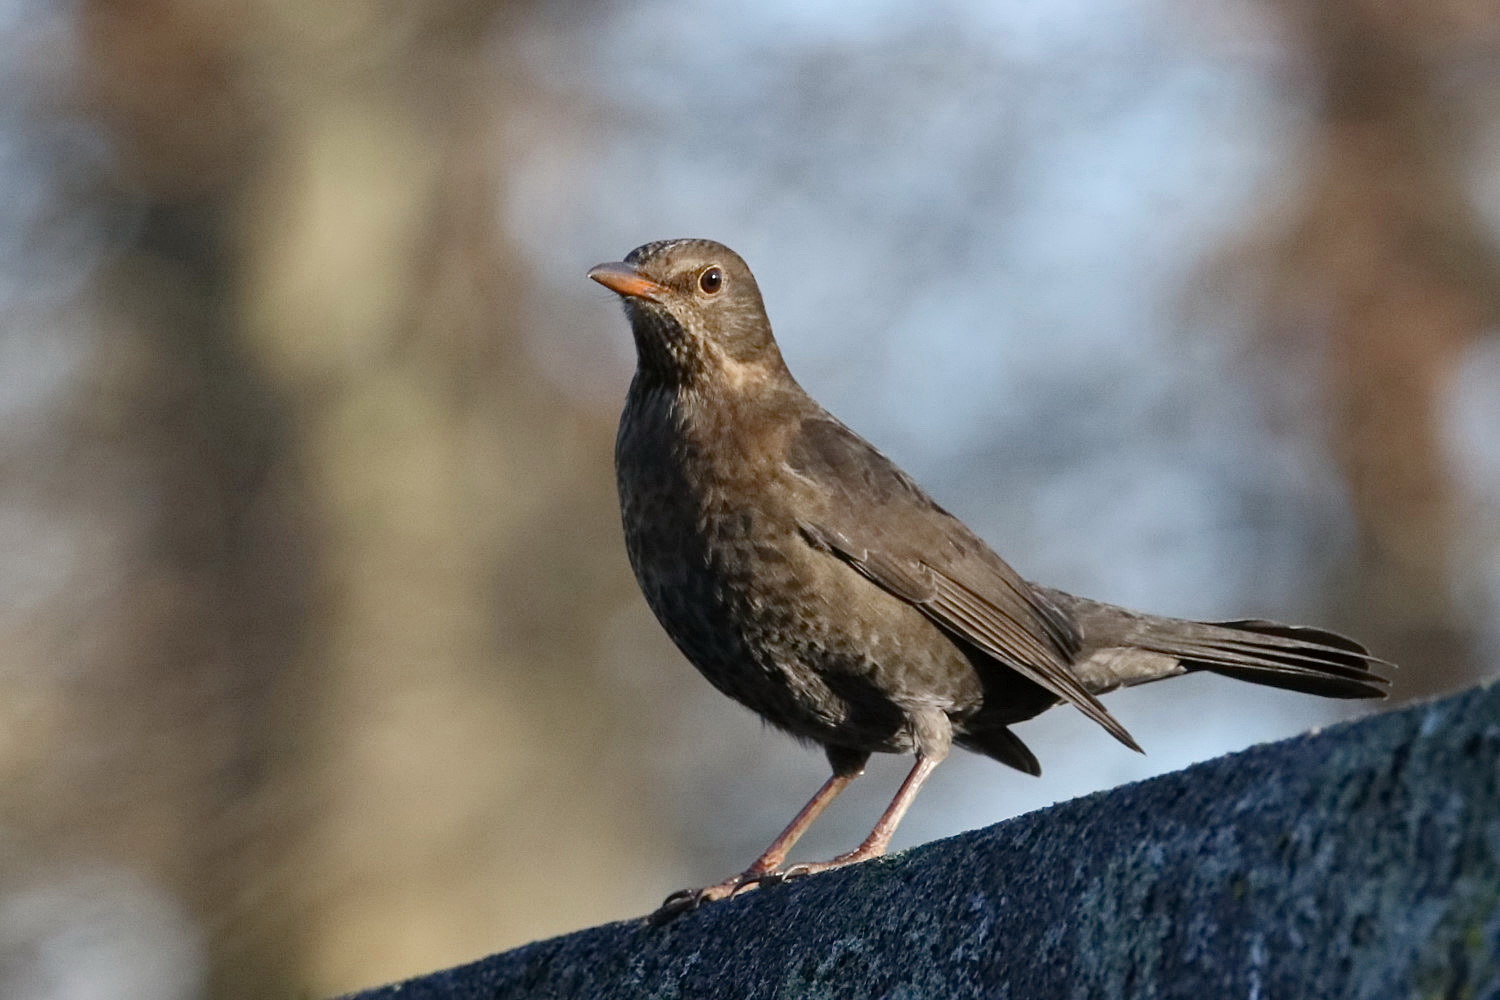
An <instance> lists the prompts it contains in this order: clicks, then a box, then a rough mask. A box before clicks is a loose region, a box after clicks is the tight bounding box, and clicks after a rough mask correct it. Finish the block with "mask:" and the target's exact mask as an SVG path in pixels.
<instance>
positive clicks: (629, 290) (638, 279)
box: [589, 263, 667, 302]
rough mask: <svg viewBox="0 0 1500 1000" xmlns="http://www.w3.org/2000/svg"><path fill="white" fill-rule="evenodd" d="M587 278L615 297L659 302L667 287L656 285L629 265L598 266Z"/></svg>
mask: <svg viewBox="0 0 1500 1000" xmlns="http://www.w3.org/2000/svg"><path fill="white" fill-rule="evenodd" d="M589 277H590V278H593V279H594V280H595V281H597V282H599V284H601V285H603V286H604V287H605V288H608V289H609V290H610V291H612V292H614V293H615V294H616V295H628V296H630V297H632V298H637V299H650V300H651V301H653V302H660V301H661V300H662V297H663V296H665V295H666V294H667V286H665V285H659V284H657V283H656V282H654V281H652V280H651V279H650V278H647V277H645V276H644V275H642V274H641V273H640V272H639V271H637V270H636V269H635V268H633V267H631V266H630V265H629V264H623V263H622V264H600V265H599V266H598V267H596V268H594V269H592V270H591V271H589Z"/></svg>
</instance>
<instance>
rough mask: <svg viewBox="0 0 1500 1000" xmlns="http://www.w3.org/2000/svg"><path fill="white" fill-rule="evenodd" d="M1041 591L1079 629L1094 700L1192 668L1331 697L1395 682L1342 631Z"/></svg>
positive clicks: (1374, 694)
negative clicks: (1155, 611)
mask: <svg viewBox="0 0 1500 1000" xmlns="http://www.w3.org/2000/svg"><path fill="white" fill-rule="evenodd" d="M1037 589H1038V590H1039V591H1040V592H1041V593H1042V594H1043V596H1045V597H1046V598H1047V599H1048V600H1050V601H1051V602H1052V603H1054V604H1056V605H1057V606H1058V607H1060V608H1062V609H1063V610H1065V611H1066V612H1067V613H1068V614H1069V615H1071V616H1072V617H1073V618H1074V620H1075V621H1076V622H1077V623H1078V628H1079V632H1080V633H1081V634H1082V636H1083V644H1084V654H1083V656H1081V657H1080V659H1079V661H1078V662H1077V663H1075V664H1074V670H1075V672H1077V674H1078V675H1079V677H1080V679H1082V680H1083V682H1084V683H1085V685H1087V687H1088V688H1089V690H1090V691H1092V692H1093V693H1095V694H1102V693H1104V692H1106V691H1110V690H1113V689H1114V688H1117V687H1130V686H1133V685H1136V684H1145V683H1149V682H1151V681H1156V680H1161V679H1163V678H1167V677H1173V676H1176V675H1178V674H1181V673H1184V672H1186V671H1189V670H1208V671H1211V672H1213V673H1216V674H1223V675H1224V676H1225V677H1233V678H1235V679H1236V680H1242V681H1250V682H1251V683H1253V684H1265V685H1267V686H1269V687H1278V688H1286V689H1287V690H1290V691H1301V692H1304V693H1306V694H1316V695H1322V696H1323V697H1325V698H1383V697H1385V693H1386V691H1385V689H1386V686H1387V685H1388V684H1389V683H1390V682H1389V681H1388V680H1387V679H1386V678H1385V677H1383V676H1381V675H1380V674H1379V673H1377V672H1376V670H1375V668H1376V667H1380V666H1385V667H1390V666H1394V664H1391V663H1389V662H1388V661H1386V660H1382V659H1380V658H1379V657H1378V656H1372V655H1370V652H1369V650H1367V649H1365V647H1363V646H1361V645H1360V644H1359V643H1357V642H1355V641H1354V640H1353V639H1349V638H1346V637H1344V636H1342V635H1339V634H1338V633H1337V632H1328V631H1326V630H1324V629H1319V628H1307V627H1305V626H1301V625H1282V624H1280V623H1279V622H1270V621H1264V620H1261V619H1257V618H1247V619H1243V620H1240V621H1230V622H1195V621H1185V620H1183V619H1180V618H1160V617H1157V616H1156V615H1144V614H1140V613H1138V612H1135V611H1128V610H1126V609H1125V608H1119V607H1115V606H1114V605H1112V604H1104V603H1102V602H1099V601H1091V600H1089V599H1087V598H1083V597H1074V596H1073V595H1072V594H1067V593H1064V592H1062V591H1060V590H1052V589H1050V588H1042V587H1039V588H1037Z"/></svg>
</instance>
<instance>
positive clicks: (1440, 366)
mask: <svg viewBox="0 0 1500 1000" xmlns="http://www.w3.org/2000/svg"><path fill="white" fill-rule="evenodd" d="M1471 7H1472V5H1469V4H1457V5H1453V4H1443V3H1439V4H1425V3H1419V2H1407V3H1398V4H1389V3H1377V2H1372V0H1339V2H1337V3H1317V2H1311V0H1281V2H1280V4H1279V8H1280V10H1281V12H1282V16H1283V21H1284V24H1285V26H1286V28H1287V29H1288V33H1289V34H1288V37H1289V38H1290V39H1291V40H1292V45H1293V57H1294V59H1296V60H1299V61H1301V66H1300V67H1299V68H1301V69H1303V70H1304V71H1305V72H1306V74H1307V78H1308V79H1310V80H1311V82H1312V83H1313V85H1314V86H1315V88H1316V89H1317V92H1318V93H1319V94H1320V95H1321V96H1320V98H1319V100H1318V101H1317V108H1316V110H1317V112H1318V118H1317V124H1316V129H1317V131H1316V134H1315V135H1314V137H1313V140H1312V146H1311V149H1310V156H1309V166H1308V168H1307V169H1308V171H1309V173H1308V176H1307V181H1306V185H1305V188H1304V190H1303V191H1302V192H1301V194H1300V196H1298V197H1297V199H1296V201H1295V203H1294V205H1293V207H1292V208H1291V210H1290V217H1291V218H1290V222H1289V223H1288V224H1285V225H1283V226H1281V228H1280V231H1279V232H1278V233H1277V234H1276V235H1275V236H1274V237H1272V238H1271V240H1270V241H1269V244H1268V245H1267V246H1266V248H1265V252H1266V253H1268V255H1269V264H1270V269H1271V275H1272V281H1271V283H1270V286H1269V288H1268V293H1267V299H1266V302H1265V308H1266V309H1267V310H1268V312H1267V314H1266V321H1265V326H1264V333H1265V336H1266V337H1267V338H1269V339H1270V340H1271V341H1286V340H1287V339H1289V338H1290V339H1300V338H1302V337H1305V336H1307V335H1308V334H1309V333H1315V334H1316V335H1317V336H1319V337H1321V338H1322V340H1323V345H1322V349H1321V350H1322V354H1323V362H1322V369H1321V372H1322V375H1321V377H1322V380H1323V383H1324V385H1323V390H1324V398H1325V399H1326V401H1327V407H1328V412H1329V413H1331V414H1332V415H1333V419H1332V422H1331V426H1330V427H1329V431H1328V433H1329V434H1330V442H1329V443H1330V447H1331V451H1332V456H1333V460H1334V461H1336V462H1337V463H1338V465H1339V467H1340V469H1341V471H1342V475H1343V479H1344V481H1345V482H1346V483H1347V486H1348V492H1349V498H1350V502H1351V504H1352V508H1353V512H1354V515H1355V518H1356V520H1357V523H1358V528H1359V532H1360V539H1361V545H1360V559H1359V562H1358V564H1357V565H1356V566H1355V567H1354V568H1353V570H1352V572H1351V574H1350V576H1349V578H1348V580H1347V581H1346V583H1347V603H1348V611H1347V614H1348V615H1349V616H1351V617H1353V616H1358V618H1359V620H1360V622H1359V626H1358V628H1359V632H1360V634H1361V636H1362V637H1366V638H1368V640H1369V641H1370V642H1371V644H1372V645H1374V646H1375V647H1376V648H1377V649H1378V650H1379V651H1380V652H1381V654H1382V655H1385V656H1387V657H1389V658H1390V659H1392V660H1395V661H1397V662H1398V663H1400V664H1402V665H1403V666H1404V667H1407V668H1408V669H1406V670H1404V671H1403V672H1402V674H1401V675H1400V676H1399V677H1398V678H1397V679H1396V680H1397V686H1398V691H1399V692H1400V693H1401V694H1402V695H1404V696H1406V697H1411V696H1415V695H1419V694H1422V693H1425V692H1429V691H1433V690H1442V689H1445V688H1450V687H1453V686H1456V685H1458V684H1460V683H1462V682H1464V681H1466V680H1468V679H1470V678H1471V677H1472V676H1473V671H1474V664H1473V662H1472V654H1471V652H1470V651H1469V650H1468V649H1466V648H1465V645H1464V642H1463V641H1462V640H1461V638H1460V636H1461V635H1462V633H1463V632H1464V631H1465V630H1464V628H1463V626H1462V624H1461V623H1460V621H1459V616H1460V612H1459V610H1458V609H1457V608H1456V607H1455V605H1454V601H1453V586H1452V580H1453V572H1454V569H1455V557H1456V555H1457V553H1455V551H1454V540H1455V538H1456V537H1460V536H1461V532H1460V530H1459V526H1458V525H1457V524H1456V523H1455V519H1456V518H1458V517H1459V516H1460V513H1459V512H1460V509H1461V505H1460V503H1459V502H1458V499H1459V498H1458V497H1457V496H1456V490H1457V486H1456V483H1455V480H1454V477H1453V476H1452V474H1451V472H1450V469H1449V468H1448V460H1447V455H1446V449H1445V442H1444V438H1443V433H1442V430H1443V428H1442V415H1443V404H1444V401H1445V398H1446V396H1447V393H1448V391H1449V387H1450V385H1451V383H1452V379H1453V375H1454V371H1455V368H1456V366H1457V365H1458V364H1459V363H1460V362H1461V361H1462V360H1463V358H1464V354H1465V352H1466V350H1467V349H1468V348H1469V346H1470V345H1471V343H1472V342H1473V341H1474V339H1475V338H1476V337H1478V336H1480V335H1481V333H1482V332H1483V331H1484V330H1485V329H1486V327H1488V326H1490V325H1492V324H1493V323H1494V322H1495V321H1496V319H1497V314H1500V310H1497V305H1500V303H1497V300H1496V295H1497V290H1500V256H1497V253H1496V249H1495V247H1494V246H1493V245H1492V243H1491V242H1490V240H1489V238H1488V234H1487V233H1486V231H1485V229H1484V227H1483V225H1482V223H1481V221H1480V219H1479V218H1478V217H1477V216H1476V214H1475V212H1474V210H1473V207H1472V206H1471V204H1470V203H1469V201H1468V198H1467V197H1466V193H1465V187H1464V179H1463V160H1462V156H1463V150H1462V148H1461V147H1460V146H1459V144H1458V141H1457V138H1456V137H1457V136H1458V135H1461V134H1464V132H1463V130H1462V129H1460V128H1458V127H1457V123H1458V122H1459V121H1460V120H1461V119H1462V117H1463V113H1464V112H1463V109H1462V108H1461V107H1460V106H1458V105H1456V104H1455V103H1454V101H1453V100H1452V99H1451V96H1449V97H1445V95H1444V94H1443V92H1442V90H1441V87H1440V84H1439V79H1440V73H1441V70H1442V68H1443V63H1442V61H1441V54H1442V53H1443V52H1444V51H1445V44H1444V43H1445V42H1451V41H1452V40H1453V38H1454V37H1455V35H1456V34H1457V33H1458V32H1460V31H1462V30H1463V28H1462V25H1461V23H1460V19H1459V18H1458V17H1457V15H1458V14H1459V13H1460V12H1461V10H1469V9H1470V8H1471ZM1298 354H1303V355H1305V354H1306V352H1305V351H1296V350H1293V351H1292V352H1291V356H1297V355H1298ZM1278 355H1279V356H1286V355H1285V354H1282V353H1281V352H1278Z"/></svg>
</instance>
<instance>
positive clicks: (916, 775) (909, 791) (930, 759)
mask: <svg viewBox="0 0 1500 1000" xmlns="http://www.w3.org/2000/svg"><path fill="white" fill-rule="evenodd" d="M942 762H943V757H942V756H928V755H926V754H921V753H919V754H917V762H916V763H915V764H913V765H912V769H911V771H909V772H908V773H907V775H906V780H905V781H903V782H901V787H900V788H898V789H897V790H896V796H895V798H893V799H891V804H890V805H888V806H886V807H885V812H883V813H881V814H880V819H878V820H876V821H875V828H874V829H872V830H871V831H870V835H869V836H868V837H866V838H865V839H864V841H863V842H862V843H861V844H860V845H859V846H858V847H856V848H855V849H854V850H852V851H845V852H844V853H843V854H840V855H839V856H838V857H836V858H834V859H832V860H831V861H815V862H812V863H810V864H799V865H792V866H791V867H790V868H788V869H786V870H785V871H783V872H780V873H779V874H780V876H781V877H782V878H784V879H787V878H799V877H801V876H803V875H811V874H813V873H814V872H823V871H827V870H828V869H830V868H842V867H844V866H845V865H852V864H857V863H858V862H861V861H868V860H870V859H871V858H878V857H880V856H881V855H882V854H884V853H885V849H886V848H887V847H889V846H890V843H891V836H892V835H893V834H894V833H895V832H896V827H897V826H899V825H900V823H901V817H903V816H905V815H906V810H908V809H910V808H911V804H912V800H913V799H915V798H916V797H917V792H918V791H919V790H920V789H921V787H922V783H923V782H924V781H926V780H927V776H928V775H930V774H931V773H932V772H933V770H934V769H936V768H937V766H938V765H939V764H941V763H942Z"/></svg>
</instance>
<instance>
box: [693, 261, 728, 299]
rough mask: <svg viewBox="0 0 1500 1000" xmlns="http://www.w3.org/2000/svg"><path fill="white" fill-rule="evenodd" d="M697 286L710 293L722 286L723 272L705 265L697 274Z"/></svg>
mask: <svg viewBox="0 0 1500 1000" xmlns="http://www.w3.org/2000/svg"><path fill="white" fill-rule="evenodd" d="M698 287H699V288H701V289H703V291H704V292H705V293H706V294H708V295H712V294H714V293H715V292H717V291H718V290H719V289H721V288H723V287H724V272H723V271H721V270H719V269H718V268H717V267H705V268H704V269H703V271H702V273H700V274H699V275H698Z"/></svg>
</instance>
